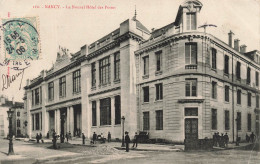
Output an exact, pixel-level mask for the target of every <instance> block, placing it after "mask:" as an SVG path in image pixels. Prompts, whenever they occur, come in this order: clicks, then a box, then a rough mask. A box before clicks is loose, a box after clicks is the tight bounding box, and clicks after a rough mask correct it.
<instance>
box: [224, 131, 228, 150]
mask: <svg viewBox="0 0 260 164" xmlns="http://www.w3.org/2000/svg"><path fill="white" fill-rule="evenodd" d="M224 140H225V147H228V142H229V137H228V134H227V133H226V134H225V135H224Z"/></svg>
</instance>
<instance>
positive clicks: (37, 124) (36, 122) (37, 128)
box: [35, 113, 40, 130]
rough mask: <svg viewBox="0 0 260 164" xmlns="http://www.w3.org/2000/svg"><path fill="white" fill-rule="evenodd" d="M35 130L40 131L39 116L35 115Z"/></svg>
mask: <svg viewBox="0 0 260 164" xmlns="http://www.w3.org/2000/svg"><path fill="white" fill-rule="evenodd" d="M35 130H40V114H39V113H36V114H35Z"/></svg>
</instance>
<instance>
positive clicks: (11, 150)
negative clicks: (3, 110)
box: [7, 108, 14, 155]
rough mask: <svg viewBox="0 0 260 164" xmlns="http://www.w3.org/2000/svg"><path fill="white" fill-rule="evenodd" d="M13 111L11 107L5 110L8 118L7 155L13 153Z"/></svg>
mask: <svg viewBox="0 0 260 164" xmlns="http://www.w3.org/2000/svg"><path fill="white" fill-rule="evenodd" d="M13 113H14V111H12V109H11V108H9V110H8V111H7V115H8V119H9V150H8V155H14V148H13V132H12V131H13V130H12V128H13V127H12V117H13Z"/></svg>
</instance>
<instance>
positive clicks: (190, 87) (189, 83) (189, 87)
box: [185, 79, 197, 96]
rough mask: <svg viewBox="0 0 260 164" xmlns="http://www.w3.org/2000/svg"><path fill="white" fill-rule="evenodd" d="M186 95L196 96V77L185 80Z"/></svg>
mask: <svg viewBox="0 0 260 164" xmlns="http://www.w3.org/2000/svg"><path fill="white" fill-rule="evenodd" d="M185 90H186V94H185V95H186V96H197V79H186V80H185Z"/></svg>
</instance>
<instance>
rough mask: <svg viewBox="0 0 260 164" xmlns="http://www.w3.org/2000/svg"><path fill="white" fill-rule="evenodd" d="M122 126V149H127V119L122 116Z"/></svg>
mask: <svg viewBox="0 0 260 164" xmlns="http://www.w3.org/2000/svg"><path fill="white" fill-rule="evenodd" d="M121 119H122V125H123V132H122V145H121V147H125V133H124V132H125V117H124V116H122V118H121Z"/></svg>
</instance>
